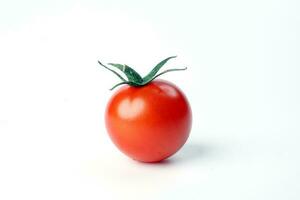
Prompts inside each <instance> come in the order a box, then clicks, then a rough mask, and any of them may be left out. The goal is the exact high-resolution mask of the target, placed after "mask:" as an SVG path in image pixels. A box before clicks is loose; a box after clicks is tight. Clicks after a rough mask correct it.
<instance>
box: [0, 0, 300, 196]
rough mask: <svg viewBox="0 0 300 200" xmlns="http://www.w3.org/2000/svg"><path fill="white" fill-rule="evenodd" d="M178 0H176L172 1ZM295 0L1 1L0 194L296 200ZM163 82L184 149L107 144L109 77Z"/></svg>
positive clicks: (299, 18)
mask: <svg viewBox="0 0 300 200" xmlns="http://www.w3.org/2000/svg"><path fill="white" fill-rule="evenodd" d="M180 2H181V3H180ZM299 10H300V3H299V1H296V0H294V1H292V0H287V1H284V0H277V1H267V0H263V1H247V2H246V1H233V0H229V1H218V0H217V1H196V0H195V1H163V2H161V1H148V2H142V1H124V2H117V1H106V3H104V1H103V2H102V1H92V0H90V1H89V0H87V1H80V0H78V1H76V2H73V1H58V0H57V1H33V0H29V1H3V0H2V1H1V2H0V199H3V200H8V199H31V200H33V199H74V200H75V199H89V200H92V199H164V200H165V199H172V200H174V199H206V200H209V199H215V200H219V199H230V200H235V199H239V200H240V199H243V200H248V199H249V200H250V199H251V200H253V199H261V200H265V199H272V200H275V199H289V200H296V199H300V192H299V191H300V183H299V179H300V169H299V168H300V163H299V162H300V158H299V152H300V147H299V140H300V136H299V134H300V127H299V121H300V104H299V100H300V98H299V97H300V95H299V93H300V92H299V91H300V89H299V86H300V81H299V75H300V68H299V67H300V57H299V55H300V37H299V35H300V14H299V13H300V12H299ZM170 55H178V56H179V57H178V59H176V60H174V61H172V62H170V63H169V64H168V66H169V67H171V66H177V67H179V66H184V65H187V66H188V67H189V69H188V71H186V72H178V73H176V72H174V73H173V74H169V75H166V76H164V78H165V79H168V80H170V81H172V82H174V83H175V84H177V85H178V86H179V87H181V88H182V89H183V90H184V91H185V93H186V95H187V96H188V98H189V100H190V103H191V105H192V109H193V115H194V124H193V129H192V132H191V137H190V138H189V140H188V142H187V144H186V145H185V146H184V148H183V149H182V150H181V151H180V152H179V153H178V154H176V155H175V156H174V157H172V158H171V159H169V160H167V161H166V162H163V163H161V164H149V165H147V164H141V163H137V162H134V161H132V160H130V159H128V158H127V157H125V156H123V155H122V154H121V153H119V151H117V150H116V148H115V147H114V146H113V145H112V143H111V141H110V140H109V138H108V136H107V134H106V132H105V128H104V126H103V111H104V108H105V104H106V102H107V100H108V98H109V97H110V95H112V92H110V91H109V90H108V88H110V87H111V86H112V85H113V84H115V83H116V82H117V79H116V78H115V77H114V75H112V74H110V72H108V71H106V70H104V69H102V68H100V67H99V66H98V65H97V60H98V59H100V60H102V61H103V62H121V63H126V64H129V65H131V66H134V67H136V68H137V70H138V71H140V72H142V73H146V72H147V71H148V70H150V68H151V67H152V66H153V65H154V64H156V63H157V62H158V61H160V60H161V59H163V58H165V57H167V56H170Z"/></svg>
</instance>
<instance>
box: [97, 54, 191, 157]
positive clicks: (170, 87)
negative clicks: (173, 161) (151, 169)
mask: <svg viewBox="0 0 300 200" xmlns="http://www.w3.org/2000/svg"><path fill="white" fill-rule="evenodd" d="M175 57H176V56H171V57H168V58H166V59H164V60H163V61H161V62H160V63H158V64H157V65H156V66H155V67H154V68H153V69H152V70H151V71H150V72H149V73H148V74H147V75H146V76H145V77H141V75H139V74H138V73H137V72H136V71H135V70H134V69H133V68H131V67H129V66H128V65H122V64H115V63H108V64H107V65H109V66H111V68H109V67H108V66H107V65H104V64H102V63H101V62H100V61H98V63H99V64H100V65H101V66H103V67H105V68H106V69H108V70H109V71H111V72H112V73H114V74H115V75H117V76H118V78H119V79H120V80H121V82H120V83H118V84H116V85H115V86H114V87H112V88H111V90H113V89H115V88H116V87H118V86H121V87H120V88H119V89H118V90H117V91H116V92H115V93H114V94H113V95H112V97H111V98H110V100H109V102H108V104H107V107H106V111H105V125H106V129H107V132H108V134H109V136H110V138H111V140H112V141H113V143H114V144H115V145H116V146H117V147H118V149H119V150H120V151H121V152H123V153H124V154H126V155H127V156H129V157H131V158H132V159H134V160H137V161H141V162H159V161H162V160H164V159H166V158H168V157H170V156H172V155H173V154H174V153H176V152H177V151H178V150H179V149H180V148H181V147H182V146H183V145H184V144H185V142H186V141H187V139H188V137H189V133H190V130H191V125H192V112H191V107H190V105H189V102H188V100H187V98H186V96H185V95H184V93H183V92H182V91H181V90H180V89H179V88H178V87H177V86H176V85H174V84H173V83H171V82H168V81H165V80H157V79H156V78H157V77H158V76H160V75H162V74H165V73H167V72H172V71H180V70H186V69H187V68H181V69H168V70H165V71H163V72H160V73H158V72H159V70H160V69H161V68H162V67H163V66H164V65H165V64H166V63H167V62H168V60H170V59H172V58H175ZM114 68H115V69H117V70H119V71H120V72H122V73H123V75H124V76H125V77H126V79H125V78H124V77H123V76H121V75H120V74H119V73H118V72H117V71H115V70H114Z"/></svg>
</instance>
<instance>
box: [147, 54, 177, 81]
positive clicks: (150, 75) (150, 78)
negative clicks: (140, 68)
mask: <svg viewBox="0 0 300 200" xmlns="http://www.w3.org/2000/svg"><path fill="white" fill-rule="evenodd" d="M172 58H176V56H170V57H168V58H166V59H164V60H162V61H161V62H159V63H158V64H157V65H156V66H155V67H154V68H153V69H152V70H151V71H150V72H149V73H148V74H147V75H146V76H145V77H144V78H143V80H144V83H145V84H146V83H149V82H150V81H151V80H153V77H154V76H155V75H156V73H157V72H158V71H159V70H160V68H162V67H163V66H164V65H165V64H166V63H167V62H168V60H170V59H172Z"/></svg>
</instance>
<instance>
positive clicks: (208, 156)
mask: <svg viewBox="0 0 300 200" xmlns="http://www.w3.org/2000/svg"><path fill="white" fill-rule="evenodd" d="M220 148H221V147H220V146H219V145H214V144H210V143H205V142H201V143H197V142H191V143H186V144H185V145H184V146H183V147H182V148H181V149H180V150H179V151H178V152H177V153H176V154H175V155H173V156H171V157H169V158H167V159H165V160H162V161H159V162H152V163H145V162H139V161H135V162H137V163H139V164H141V165H147V166H162V167H164V166H169V165H177V164H184V163H188V162H196V161H199V160H213V159H215V158H216V157H218V156H220V154H221V152H223V151H221V149H220Z"/></svg>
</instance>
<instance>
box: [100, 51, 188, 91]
mask: <svg viewBox="0 0 300 200" xmlns="http://www.w3.org/2000/svg"><path fill="white" fill-rule="evenodd" d="M172 58H176V56H171V57H168V58H166V59H164V60H162V61H161V62H159V63H158V64H157V65H156V66H155V67H154V68H153V69H152V70H151V71H150V72H149V73H148V74H147V75H146V76H145V77H143V78H142V77H141V75H140V74H139V73H137V72H136V71H135V70H134V69H133V68H131V67H129V66H128V65H125V64H124V65H122V64H116V63H108V64H107V65H110V66H112V67H114V68H117V69H118V70H120V71H121V72H122V73H123V74H124V75H125V76H126V78H127V79H125V78H123V77H122V76H121V75H120V74H119V73H118V72H116V71H115V70H113V69H111V68H109V67H107V66H106V65H104V64H102V63H101V62H100V61H98V63H99V64H100V65H101V66H103V67H104V68H106V69H108V70H109V71H111V72H112V73H114V74H115V75H116V76H118V77H119V78H120V79H121V81H122V82H120V83H118V84H116V85H115V86H113V87H112V88H111V89H110V90H113V89H114V88H116V87H118V86H120V85H124V84H128V85H131V86H134V87H141V86H144V85H147V84H148V83H150V82H151V81H153V80H154V79H156V78H157V77H158V76H160V75H162V74H165V73H168V72H172V71H181V70H186V69H187V67H185V68H173V69H168V70H165V71H162V72H160V73H158V71H159V70H160V69H161V68H162V67H163V66H164V65H165V64H166V63H167V62H168V61H169V60H170V59H172ZM157 73H158V74H157Z"/></svg>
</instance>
